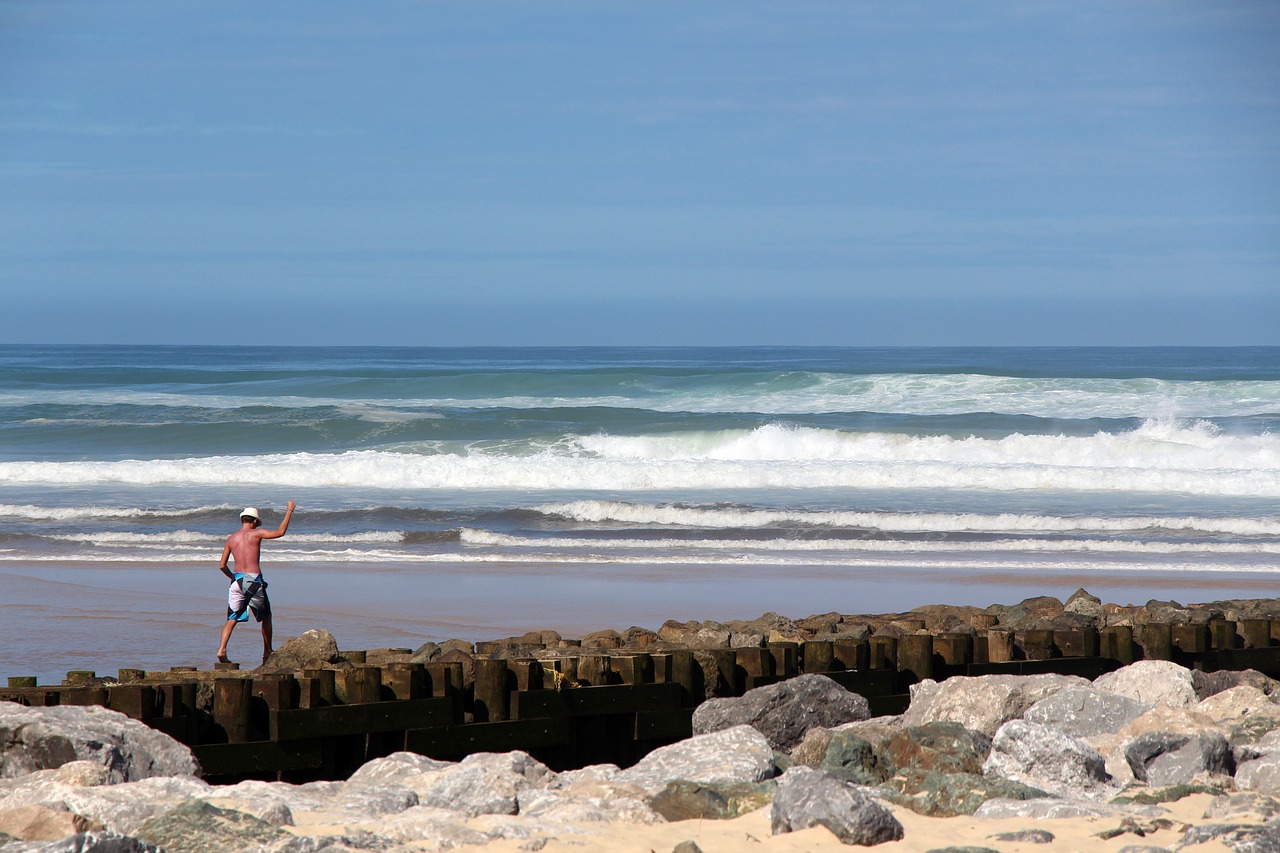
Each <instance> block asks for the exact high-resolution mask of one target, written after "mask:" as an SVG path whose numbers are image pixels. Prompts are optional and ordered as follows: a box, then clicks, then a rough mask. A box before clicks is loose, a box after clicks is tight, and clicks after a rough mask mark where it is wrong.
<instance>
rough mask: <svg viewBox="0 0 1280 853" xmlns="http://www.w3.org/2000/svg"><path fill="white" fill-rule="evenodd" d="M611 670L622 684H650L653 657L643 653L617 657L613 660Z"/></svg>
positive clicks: (651, 681) (651, 680)
mask: <svg viewBox="0 0 1280 853" xmlns="http://www.w3.org/2000/svg"><path fill="white" fill-rule="evenodd" d="M613 669H614V672H615V673H617V675H618V677H619V678H621V679H622V683H623V684H631V685H636V684H652V683H654V682H653V656H652V655H649V654H645V653H643V652H642V653H639V654H629V655H617V656H616V657H614V659H613Z"/></svg>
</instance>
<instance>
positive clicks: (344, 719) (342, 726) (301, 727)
mask: <svg viewBox="0 0 1280 853" xmlns="http://www.w3.org/2000/svg"><path fill="white" fill-rule="evenodd" d="M453 709H454V702H453V700H452V699H450V698H440V699H410V700H408V701H395V702H369V703H363V704H359V705H331V706H328V707H320V708H299V709H297V710H294V711H273V712H272V714H271V739H272V740H281V741H285V740H299V739H305V738H314V737H334V736H337V735H356V734H368V733H370V732H394V731H404V730H405V729H415V728H430V727H432V726H447V725H449V724H450V723H452V722H453Z"/></svg>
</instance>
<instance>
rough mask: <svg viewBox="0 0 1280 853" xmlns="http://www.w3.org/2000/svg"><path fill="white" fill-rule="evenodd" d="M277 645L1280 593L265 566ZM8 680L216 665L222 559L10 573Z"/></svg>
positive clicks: (974, 581) (1009, 576)
mask: <svg viewBox="0 0 1280 853" xmlns="http://www.w3.org/2000/svg"><path fill="white" fill-rule="evenodd" d="M266 575H267V578H268V581H269V582H270V594H271V600H272V606H273V609H274V612H275V617H274V622H275V644H276V646H279V645H280V644H282V643H283V642H284V641H285V640H287V639H288V638H290V637H294V636H297V635H299V634H301V633H302V632H304V631H306V630H308V629H311V628H324V629H326V630H328V631H330V632H331V633H333V634H334V636H336V637H337V638H338V642H339V644H340V645H341V646H342V647H343V648H344V649H362V648H385V647H409V648H416V647H417V646H418V645H420V644H422V643H424V642H427V641H429V640H430V641H435V642H439V641H441V640H444V639H449V638H457V639H462V640H471V641H474V640H485V639H496V638H499V637H504V636H510V635H514V634H521V633H524V632H526V631H531V630H537V629H544V628H547V629H553V630H556V631H559V632H560V633H561V634H562V635H564V636H566V637H573V636H580V635H582V634H585V633H589V632H591V631H596V630H601V629H606V628H613V629H615V630H619V631H621V630H625V629H626V628H629V627H631V626H633V625H638V626H641V627H645V628H651V629H656V628H658V627H659V626H660V625H661V624H662V623H663V622H664V621H666V620H668V619H676V620H680V621H687V620H690V619H698V620H708V619H711V620H717V621H724V620H729V619H754V618H755V617H757V616H760V615H761V614H762V613H766V612H770V611H772V612H776V613H780V614H782V615H784V616H789V617H791V618H800V617H804V616H808V615H810V614H814V613H827V612H831V611H836V612H840V613H846V614H858V613H888V612H898V611H903V610H910V609H912V608H914V607H919V606H923V605H928V604H939V603H947V604H965V605H973V606H978V607H985V606H986V605H989V604H997V603H998V604H1013V603H1016V602H1018V601H1021V600H1023V599H1025V598H1030V597H1032V596H1039V595H1050V596H1053V597H1055V598H1059V599H1061V600H1065V599H1066V598H1067V597H1069V596H1070V595H1071V593H1072V592H1074V591H1075V590H1076V589H1078V588H1080V587H1084V588H1085V589H1087V590H1088V591H1089V592H1091V593H1093V594H1094V595H1097V596H1098V597H1100V598H1101V599H1102V600H1103V601H1106V602H1111V603H1116V604H1141V603H1145V602H1147V601H1149V600H1151V599H1161V600H1169V599H1173V600H1176V601H1179V602H1181V603H1183V604H1190V603H1195V602H1202V601H1214V600H1219V599H1224V598H1266V597H1274V596H1275V595H1276V594H1277V592H1278V591H1280V578H1277V577H1276V576H1275V575H1274V573H1258V574H1208V573H1205V574H1194V573H1190V572H1187V571H1176V570H1158V569H1154V568H1153V570H1151V571H1149V572H1142V573H1127V574H1119V573H1105V572H1098V573H1096V574H1082V573H1079V572H1072V573H1066V574H1055V573H1053V572H1046V571H1044V570H1043V569H1040V570H1037V571H1035V572H1034V573H1033V572H1027V573H1014V572H987V573H975V574H971V575H966V576H964V577H957V576H956V575H955V573H954V571H950V572H947V573H946V574H943V573H940V572H938V571H934V570H929V569H919V568H901V567H898V568H895V569H893V570H892V571H888V570H883V571H876V570H871V569H864V568H859V569H833V568H831V567H804V566H799V567H797V566H787V567H761V566H736V565H724V566H705V565H699V566H696V567H691V566H686V565H681V564H671V565H650V566H620V565H616V564H608V563H581V564H564V563H557V564H538V563H492V564H475V563H468V564H447V563H430V564H422V563H417V564H402V565H393V566H387V565H379V566H377V567H376V568H366V567H361V566H359V565H357V564H349V563H344V564H319V565H291V564H285V563H277V564H274V565H273V564H267V566H266ZM0 583H2V584H3V585H4V589H5V595H4V600H3V601H2V602H0V677H4V676H10V675H35V676H37V677H38V678H40V680H41V681H42V682H44V683H56V682H57V681H59V680H61V679H62V678H63V677H64V676H65V674H66V672H67V671H68V670H72V669H88V670H93V671H95V672H98V673H99V674H112V673H114V672H115V671H116V670H118V669H120V668H122V667H136V668H141V669H149V670H157V669H167V668H169V667H170V666H184V665H185V666H192V665H194V666H205V667H207V666H210V665H211V664H212V663H213V658H214V652H215V651H216V648H217V637H218V632H219V630H220V629H221V627H222V623H223V619H224V616H225V612H226V610H225V608H226V580H225V579H224V578H223V576H222V575H221V573H219V572H218V570H217V566H216V563H215V562H214V561H213V560H211V561H210V562H209V564H207V565H206V564H200V565H192V564H179V565H158V564H154V563H41V564H37V565H22V564H0ZM230 653H231V657H232V659H233V660H241V661H246V662H256V660H257V659H258V657H259V656H260V654H261V639H260V635H259V633H258V628H257V626H256V624H255V623H253V622H249V623H247V624H242V625H240V626H239V627H237V629H236V632H235V634H234V635H233V637H232V641H231V646H230Z"/></svg>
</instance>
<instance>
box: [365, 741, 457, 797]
mask: <svg viewBox="0 0 1280 853" xmlns="http://www.w3.org/2000/svg"><path fill="white" fill-rule="evenodd" d="M456 766H457V763H456V762H453V761H438V760H436V759H434V758H428V757H427V756H425V755H418V754H417V753H414V752H394V753H392V754H391V755H388V756H387V757H386V758H375V759H374V760H372V761H369V762H366V763H365V764H364V765H362V766H361V767H360V768H359V769H358V770H356V772H355V773H352V774H351V777H350V778H349V779H348V780H347V781H348V782H349V783H351V784H355V785H379V784H385V783H390V784H394V785H400V786H402V787H405V788H409V789H411V790H413V791H416V792H417V793H418V794H419V795H421V794H422V793H423V792H424V791H425V790H426V789H427V788H428V787H430V785H431V783H432V782H434V781H435V780H436V778H437V777H438V776H439V774H440V773H441V771H444V770H448V769H450V768H452V767H456Z"/></svg>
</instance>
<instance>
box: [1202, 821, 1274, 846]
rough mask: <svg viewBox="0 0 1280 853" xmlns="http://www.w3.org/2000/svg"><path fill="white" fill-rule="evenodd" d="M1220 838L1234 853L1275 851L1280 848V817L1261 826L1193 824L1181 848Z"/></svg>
mask: <svg viewBox="0 0 1280 853" xmlns="http://www.w3.org/2000/svg"><path fill="white" fill-rule="evenodd" d="M1211 840H1218V841H1221V842H1223V843H1224V844H1225V845H1226V846H1228V847H1230V848H1231V850H1232V851H1234V853H1275V851H1277V850H1280V819H1275V820H1270V821H1267V822H1266V823H1264V824H1262V825H1260V826H1254V825H1248V824H1246V825H1240V824H1210V825H1208V826H1193V827H1191V828H1190V829H1188V830H1187V831H1186V832H1185V833H1183V835H1182V843H1181V845H1180V846H1179V849H1182V848H1184V847H1190V846H1193V845H1197V844H1204V843H1205V842H1207V841H1211Z"/></svg>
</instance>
